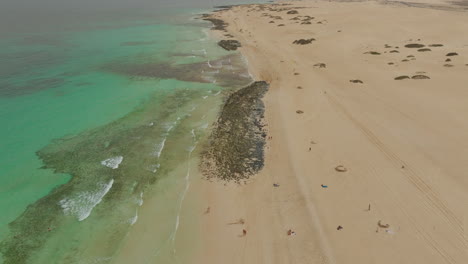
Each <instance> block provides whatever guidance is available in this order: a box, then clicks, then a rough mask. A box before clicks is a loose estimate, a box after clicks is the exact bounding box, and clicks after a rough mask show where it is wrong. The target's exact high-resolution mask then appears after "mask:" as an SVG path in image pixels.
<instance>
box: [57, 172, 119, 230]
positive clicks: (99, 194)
mask: <svg viewBox="0 0 468 264" xmlns="http://www.w3.org/2000/svg"><path fill="white" fill-rule="evenodd" d="M113 184H114V179H112V180H110V182H108V183H100V184H98V190H96V191H95V192H91V191H85V192H80V193H78V194H77V195H75V196H74V197H72V198H64V199H62V200H60V202H59V205H60V206H61V207H62V209H63V212H64V213H65V214H66V215H73V216H76V217H77V218H78V221H83V220H85V219H86V218H88V216H89V215H90V214H91V212H92V211H93V209H94V207H95V206H96V205H98V204H99V203H100V202H101V201H102V198H103V197H104V196H105V195H106V194H107V193H108V192H109V190H110V189H111V188H112V185H113Z"/></svg>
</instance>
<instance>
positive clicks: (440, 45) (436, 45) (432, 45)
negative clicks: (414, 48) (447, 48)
mask: <svg viewBox="0 0 468 264" xmlns="http://www.w3.org/2000/svg"><path fill="white" fill-rule="evenodd" d="M443 46H444V45H442V44H430V45H429V47H443Z"/></svg>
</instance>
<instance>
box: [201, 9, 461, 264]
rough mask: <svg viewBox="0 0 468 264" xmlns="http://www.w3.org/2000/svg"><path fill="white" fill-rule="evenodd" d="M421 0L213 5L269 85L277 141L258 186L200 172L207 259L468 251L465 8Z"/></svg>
mask: <svg viewBox="0 0 468 264" xmlns="http://www.w3.org/2000/svg"><path fill="white" fill-rule="evenodd" d="M419 2H420V3H419ZM419 2H418V3H419V5H425V6H424V7H426V8H417V7H408V6H409V5H411V4H408V5H404V4H392V3H387V2H385V3H387V4H385V3H384V2H326V1H296V2H280V3H277V4H265V5H243V6H235V7H232V8H230V9H225V10H222V11H220V12H216V13H214V15H213V18H216V19H221V20H223V21H225V22H226V23H227V26H226V30H227V32H224V33H225V34H224V33H223V34H224V36H223V35H222V34H219V35H220V37H221V38H228V39H236V40H238V41H239V42H240V43H241V44H242V47H240V48H239V49H240V51H241V52H242V54H243V55H244V56H245V57H246V58H247V60H248V62H249V70H250V72H251V74H252V75H253V76H254V77H255V79H256V80H258V81H266V82H268V83H269V84H270V89H269V91H268V93H267V94H266V96H265V98H264V101H265V106H266V111H265V118H266V124H267V125H266V127H265V128H266V129H267V130H268V133H267V138H268V140H267V147H266V156H265V168H264V169H263V170H262V171H261V172H260V173H259V174H258V175H256V176H255V177H253V178H251V179H249V181H248V184H245V185H236V184H232V183H224V182H217V183H208V182H207V183H206V184H202V185H203V186H202V189H203V191H204V193H205V196H206V197H205V201H206V207H210V210H209V213H207V214H203V212H202V211H200V217H201V219H202V221H201V226H200V230H201V232H202V234H203V240H202V247H203V248H204V249H203V250H202V252H201V254H200V256H199V260H198V263H369V264H370V263H383V264H385V263H434V264H435V263H437V264H438V263H467V262H468V254H467V252H468V250H467V249H468V247H467V245H468V243H467V240H466V231H465V230H466V218H465V217H466V216H465V215H466V212H467V209H468V202H467V201H468V178H467V177H466V164H468V158H467V157H468V143H467V142H468V133H466V132H467V131H468V119H466V117H465V115H464V113H466V112H468V102H467V98H468V97H467V96H468V89H467V88H466V83H467V82H468V74H467V72H468V66H466V65H467V63H468V35H467V34H466V28H467V26H468V13H466V12H454V11H451V10H453V9H456V7H454V6H452V5H449V4H447V3H446V2H444V3H442V2H441V1H440V2H435V1H433V2H432V3H429V2H427V3H426V4H425V3H424V2H422V1H419ZM434 4H443V5H445V6H449V7H450V8H445V9H446V10H439V9H434V8H430V7H431V5H434ZM457 10H458V9H457ZM291 11H294V12H291ZM458 11H459V10H458ZM279 25H283V26H279ZM309 40H310V41H309ZM294 42H296V43H294ZM301 43H304V44H303V45H302V44H301ZM455 53H456V54H455ZM449 54H451V55H449ZM448 59H449V60H448ZM447 64H450V65H451V66H447ZM239 218H242V219H243V220H244V223H243V224H238V225H229V223H232V222H233V221H237V220H238V219H239ZM244 229H245V230H246V232H247V234H246V235H245V236H242V230H244ZM290 230H293V231H294V232H295V235H288V234H291V232H289V231H290Z"/></svg>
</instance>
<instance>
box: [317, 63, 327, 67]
mask: <svg viewBox="0 0 468 264" xmlns="http://www.w3.org/2000/svg"><path fill="white" fill-rule="evenodd" d="M314 67H318V68H326V67H327V65H326V64H325V63H316V64H314Z"/></svg>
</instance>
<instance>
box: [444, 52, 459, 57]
mask: <svg viewBox="0 0 468 264" xmlns="http://www.w3.org/2000/svg"><path fill="white" fill-rule="evenodd" d="M445 56H448V57H451V56H458V53H456V52H449V53H447V55H445Z"/></svg>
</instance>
